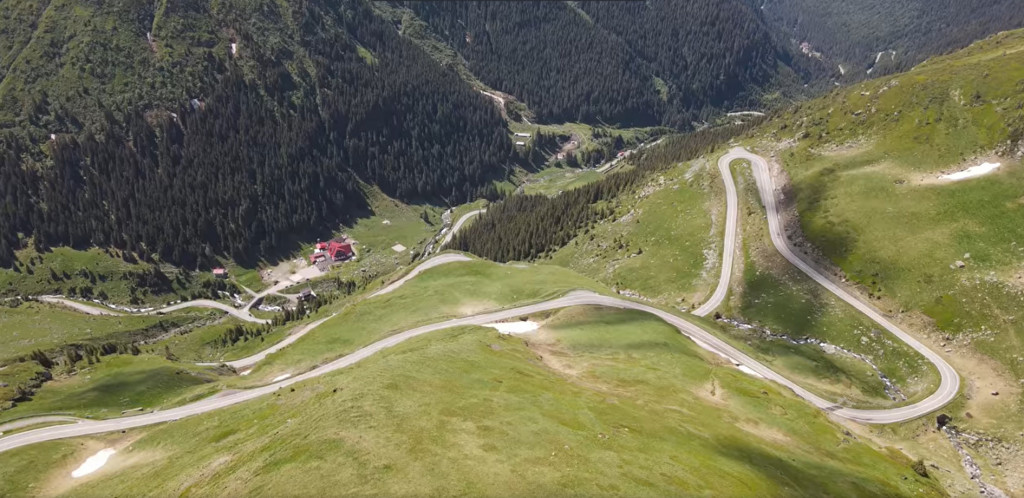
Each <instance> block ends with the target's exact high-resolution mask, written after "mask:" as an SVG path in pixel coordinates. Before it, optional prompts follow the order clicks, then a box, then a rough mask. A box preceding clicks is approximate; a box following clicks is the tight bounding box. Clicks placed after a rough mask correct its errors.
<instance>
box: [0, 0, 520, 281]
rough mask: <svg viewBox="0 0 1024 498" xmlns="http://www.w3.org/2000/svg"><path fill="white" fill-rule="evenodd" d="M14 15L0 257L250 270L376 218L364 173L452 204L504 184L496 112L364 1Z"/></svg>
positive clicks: (0, 110) (118, 5) (76, 5)
mask: <svg viewBox="0 0 1024 498" xmlns="http://www.w3.org/2000/svg"><path fill="white" fill-rule="evenodd" d="M14 12H15V13H16V14H17V15H13V16H11V17H9V18H6V19H4V20H3V25H2V27H0V30H2V32H4V33H11V35H12V36H11V37H9V38H8V37H6V36H5V37H4V40H5V43H6V44H7V46H6V47H4V48H7V49H9V52H7V54H6V57H5V58H4V59H3V62H4V66H3V69H4V73H3V81H2V82H0V129H2V130H3V131H2V138H0V142H2V145H3V152H4V153H3V159H2V160H0V199H4V202H3V204H0V234H2V235H0V263H6V262H8V261H9V260H10V256H11V251H12V250H13V249H15V248H17V247H20V246H22V245H23V244H25V242H26V238H27V237H30V236H33V237H34V240H33V241H34V243H35V244H36V245H37V246H41V247H45V246H47V245H71V246H75V247H84V246H89V245H92V244H97V245H102V246H113V247H116V248H120V249H127V250H130V251H134V252H137V253H138V254H140V255H143V256H148V255H151V254H158V255H160V256H161V257H162V258H163V259H165V260H167V261H172V262H176V263H185V264H195V263H196V262H197V261H199V260H208V259H209V258H210V257H211V256H212V255H214V254H227V255H230V256H232V257H234V258H236V259H242V260H245V259H251V258H254V257H258V256H261V255H266V254H268V253H271V252H272V251H273V250H275V249H276V248H278V247H279V246H280V245H281V244H282V243H284V242H286V241H288V240H291V239H293V238H295V237H301V236H307V235H308V233H309V232H311V231H313V230H317V229H323V228H325V227H333V226H336V224H337V223H338V222H340V221H345V220H348V219H351V218H352V217H353V215H355V214H358V213H359V212H361V211H363V210H365V208H366V204H365V202H364V201H363V199H362V194H361V192H360V189H359V184H360V182H361V181H363V182H370V183H373V184H375V185H378V186H380V187H381V189H382V190H383V191H384V192H385V193H387V194H389V195H392V196H395V197H398V198H400V199H403V200H407V201H417V200H436V201H438V202H440V201H441V199H446V200H448V201H450V202H460V201H464V200H467V199H469V198H471V197H474V196H476V195H479V194H481V193H484V192H483V190H482V188H483V187H484V186H485V185H489V182H490V180H492V179H493V178H495V177H498V176H501V175H503V174H505V169H504V167H503V166H504V165H505V162H506V161H508V159H509V154H510V151H511V148H512V146H511V143H510V141H509V139H508V136H507V131H506V129H505V127H504V123H503V122H502V120H501V118H500V116H499V114H498V112H497V111H496V110H495V109H494V107H493V105H492V104H491V103H490V102H489V101H488V100H487V99H486V98H485V97H483V96H481V95H479V94H478V93H477V92H474V91H472V90H471V89H470V88H469V86H468V85H467V84H465V82H464V81H463V80H462V79H461V78H459V76H458V75H457V74H456V73H454V72H453V71H450V70H447V69H445V68H442V67H440V66H439V65H437V64H436V63H435V61H434V60H433V59H431V58H430V57H429V56H428V55H427V54H425V53H424V52H423V51H422V50H420V49H419V48H418V47H417V46H415V45H414V44H413V43H411V42H409V41H408V40H405V39H404V38H402V37H401V36H399V35H398V34H396V33H395V32H394V30H393V29H392V28H391V27H390V26H389V25H388V24H387V23H385V22H384V21H382V20H381V19H380V18H378V17H377V16H376V15H375V14H374V13H373V11H372V10H371V9H370V8H369V6H368V5H367V4H366V3H365V2H362V1H361V0H348V1H344V2H318V1H315V2H306V3H301V4H296V3H275V2H267V1H263V0H252V1H232V2H205V1H199V0H194V1H191V2H168V3H158V4H157V5H156V6H155V7H154V6H153V5H152V4H150V3H147V2H137V1H134V0H120V1H114V2H103V3H98V4H91V3H86V4H81V3H80V2H74V1H68V0H55V1H53V2H50V3H49V4H47V5H45V6H35V5H29V4H26V5H25V6H24V8H23V9H18V10H16V11H14ZM35 14H38V17H36V18H35V19H33V15H35ZM424 164H429V165H430V167H424V166H423V165H424ZM19 234H20V235H19Z"/></svg>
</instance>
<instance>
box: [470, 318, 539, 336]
mask: <svg viewBox="0 0 1024 498" xmlns="http://www.w3.org/2000/svg"><path fill="white" fill-rule="evenodd" d="M483 326H484V327H490V328H492V329H497V330H498V333H500V334H528V333H530V332H533V331H535V330H537V329H539V328H540V324H539V323H537V322H534V321H532V320H525V321H522V320H521V321H518V322H499V323H485V324H483Z"/></svg>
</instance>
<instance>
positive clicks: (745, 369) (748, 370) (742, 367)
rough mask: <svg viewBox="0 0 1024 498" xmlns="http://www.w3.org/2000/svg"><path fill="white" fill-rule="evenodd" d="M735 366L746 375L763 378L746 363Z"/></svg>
mask: <svg viewBox="0 0 1024 498" xmlns="http://www.w3.org/2000/svg"><path fill="white" fill-rule="evenodd" d="M736 368H738V369H740V372H743V373H745V374H747V375H753V376H754V377H757V378H759V379H763V378H764V376H763V375H761V374H759V373H757V372H755V371H754V370H753V369H751V368H750V367H748V366H746V365H736Z"/></svg>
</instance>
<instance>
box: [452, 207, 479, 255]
mask: <svg viewBox="0 0 1024 498" xmlns="http://www.w3.org/2000/svg"><path fill="white" fill-rule="evenodd" d="M485 212H487V210H486V209H477V210H476V211H470V212H468V213H466V214H464V215H462V217H461V218H459V221H456V222H455V224H454V225H452V229H451V230H449V231H448V233H447V234H445V236H444V240H442V241H441V245H440V247H442V248H443V247H444V246H446V245H448V243H449V242H451V241H452V237H454V236H455V232H458V231H459V229H461V228H462V225H464V224H465V223H466V222H467V221H469V220H470V219H471V218H473V217H474V216H476V215H478V214H480V213H485Z"/></svg>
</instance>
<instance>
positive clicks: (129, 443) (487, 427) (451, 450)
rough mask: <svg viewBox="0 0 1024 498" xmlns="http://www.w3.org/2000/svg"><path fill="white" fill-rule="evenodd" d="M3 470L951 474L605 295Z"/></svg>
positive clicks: (829, 481)
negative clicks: (526, 329)
mask: <svg viewBox="0 0 1024 498" xmlns="http://www.w3.org/2000/svg"><path fill="white" fill-rule="evenodd" d="M527 342H529V344H530V346H528V345H527ZM538 355H540V357H538ZM539 359H541V360H542V361H539ZM439 393H447V394H448V395H443V396H441V395H439ZM182 434H188V437H182ZM103 446H113V447H115V448H117V449H118V453H117V454H116V455H114V457H113V458H112V459H111V461H110V463H108V464H107V467H105V468H104V469H103V470H101V471H100V472H98V473H96V474H94V475H93V476H91V477H89V478H87V479H81V480H77V481H74V482H72V481H70V479H68V478H67V475H68V472H69V471H70V470H71V469H73V468H74V467H75V466H77V465H78V463H80V461H82V460H83V459H84V458H85V457H86V456H88V455H90V454H92V453H94V452H95V451H96V450H97V449H98V448H101V447H103ZM40 469H46V470H40ZM0 483H3V484H0V494H5V495H8V494H22V493H27V494H50V493H58V492H65V493H70V494H80V495H81V494H85V495H88V494H94V493H102V494H127V495H136V494H142V493H147V494H160V495H167V494H182V493H184V494H209V493H221V494H254V493H255V494H266V495H280V494H295V493H297V492H298V493H302V494H332V495H333V494H339V493H353V494H366V493H380V494H385V495H394V494H417V495H420V494H456V493H457V494H477V495H479V494H486V495H510V494H513V495H514V494H543V495H552V494H566V493H573V494H576V493H579V494H634V495H635V494H641V493H654V494H681V493H682V494H687V493H701V492H713V493H715V494H718V495H749V494H757V495H759V496H789V495H800V494H829V495H847V496H848V495H863V496H880V495H885V496H897V495H911V494H912V495H934V494H941V489H940V488H938V487H937V485H936V484H935V483H934V482H933V481H929V480H924V479H921V478H918V477H917V476H916V475H915V474H914V473H913V472H912V471H911V470H910V467H909V461H908V460H907V458H906V457H905V456H902V455H901V454H899V453H898V452H893V451H879V450H876V449H873V448H872V447H871V446H869V445H868V444H865V443H863V442H861V441H858V440H856V438H852V437H851V436H844V434H843V433H842V431H841V430H840V428H839V427H837V426H836V425H835V424H833V423H831V422H829V421H828V420H827V419H826V417H825V416H824V415H823V414H821V412H819V411H817V410H814V409H813V408H811V407H809V406H807V405H806V404H804V403H802V402H800V401H798V400H797V399H795V398H794V397H793V396H792V395H790V394H788V393H786V392H784V391H781V390H778V389H776V388H775V387H774V386H771V385H766V384H764V383H763V382H761V381H759V380H756V379H753V378H751V377H748V376H746V375H744V374H742V373H740V372H738V371H736V370H735V369H733V368H731V367H728V366H726V367H718V366H712V365H709V364H708V355H706V354H705V353H703V352H700V350H698V349H696V348H695V347H694V346H693V345H692V343H690V342H689V341H687V340H686V339H684V338H682V337H681V336H680V335H679V334H678V333H676V332H675V330H673V329H672V328H670V327H668V326H666V325H664V324H663V323H661V322H658V321H657V320H655V319H652V318H650V317H648V316H645V315H641V314H636V313H630V312H619V311H607V310H602V311H594V310H572V311H569V312H567V313H564V314H563V315H561V316H557V317H556V318H554V319H553V320H551V322H550V324H549V326H547V327H545V328H544V329H542V333H541V335H540V336H539V337H537V338H536V339H534V338H531V339H530V340H529V341H522V340H520V339H514V338H500V337H498V336H497V334H495V333H494V332H493V331H485V330H484V329H479V328H463V329H459V330H453V331H450V332H447V333H444V334H443V336H441V337H437V336H433V337H423V338H419V339H416V340H413V341H410V342H408V343H405V344H402V345H400V346H398V347H396V348H394V349H392V350H389V351H387V352H385V353H383V354H381V355H377V356H375V357H372V358H370V359H368V360H366V361H365V362H364V363H361V364H360V365H358V366H356V367H353V368H350V369H347V370H344V371H340V372H336V373H334V374H331V375H329V376H326V377H324V378H320V379H316V380H313V381H310V382H307V383H304V384H301V385H299V386H297V387H296V389H295V391H294V392H283V393H280V395H279V396H273V397H267V398H262V399H259V400H256V401H253V402H250V403H246V404H245V405H243V406H238V407H233V408H228V409H226V410H223V411H218V412H215V413H213V414H209V415H204V416H200V417H196V418H190V419H185V420H182V421H180V422H175V423H173V424H168V425H163V426H159V427H152V428H146V429H142V430H138V431H133V432H130V433H129V434H127V435H123V436H122V435H117V434H115V435H110V436H105V437H98V438H90V439H87V440H85V439H84V440H79V441H63V442H53V443H45V444H41V445H37V446H31V447H27V448H23V449H19V450H16V451H13V452H8V453H4V454H0ZM30 485H32V486H33V487H31V488H30V487H29V486H30Z"/></svg>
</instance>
